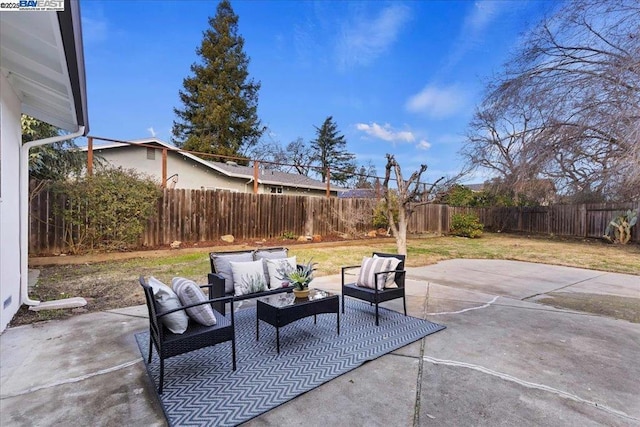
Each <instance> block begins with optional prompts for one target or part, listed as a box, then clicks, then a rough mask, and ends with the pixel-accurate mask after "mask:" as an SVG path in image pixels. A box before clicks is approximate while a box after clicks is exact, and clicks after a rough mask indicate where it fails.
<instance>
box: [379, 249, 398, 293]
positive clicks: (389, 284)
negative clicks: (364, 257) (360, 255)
mask: <svg viewBox="0 0 640 427" xmlns="http://www.w3.org/2000/svg"><path fill="white" fill-rule="evenodd" d="M373 257H374V258H383V257H379V256H378V255H374V256H373ZM386 258H387V259H388V260H389V268H388V269H387V270H395V269H397V268H398V265H400V263H401V262H402V260H399V259H398V258H396V257H386ZM384 287H385V288H397V287H398V285H397V284H396V273H389V274H387V280H386V283H385V285H384Z"/></svg>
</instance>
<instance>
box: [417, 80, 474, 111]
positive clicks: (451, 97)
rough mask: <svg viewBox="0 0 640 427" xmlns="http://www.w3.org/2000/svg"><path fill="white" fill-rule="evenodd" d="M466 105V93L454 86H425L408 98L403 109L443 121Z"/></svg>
mask: <svg viewBox="0 0 640 427" xmlns="http://www.w3.org/2000/svg"><path fill="white" fill-rule="evenodd" d="M466 104H467V95H466V92H465V91H464V90H462V89H461V88H459V87H458V86H456V85H451V86H441V87H438V86H435V85H427V86H426V87H425V88H424V89H422V90H421V91H420V92H419V93H417V94H415V95H413V96H412V97H410V98H409V100H408V101H407V103H406V106H405V108H406V109H407V110H408V111H410V112H412V113H423V114H426V115H427V116H429V117H431V118H434V119H443V118H446V117H450V116H453V115H455V114H456V113H458V112H459V111H460V110H461V109H463V108H464V107H465V105H466Z"/></svg>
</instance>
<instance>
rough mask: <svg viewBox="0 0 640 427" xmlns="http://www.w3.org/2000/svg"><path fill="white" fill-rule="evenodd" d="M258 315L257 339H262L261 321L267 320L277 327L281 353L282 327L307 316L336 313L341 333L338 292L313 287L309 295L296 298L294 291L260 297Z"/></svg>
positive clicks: (277, 338) (314, 319)
mask: <svg viewBox="0 0 640 427" xmlns="http://www.w3.org/2000/svg"><path fill="white" fill-rule="evenodd" d="M256 301H257V308H256V309H257V312H258V314H257V316H256V340H259V339H260V321H261V320H262V321H264V322H267V323H268V324H270V325H272V326H275V328H276V343H277V348H278V353H280V327H281V326H285V325H288V324H289V323H292V322H295V321H296V320H300V319H303V318H305V317H309V316H313V323H314V324H315V323H316V320H317V319H316V315H317V314H322V313H335V314H336V323H337V329H338V335H340V310H339V306H340V302H339V299H338V294H334V293H331V292H327V291H322V290H320V289H311V291H310V292H309V297H308V298H304V299H299V298H295V296H294V295H293V294H292V293H286V294H277V295H270V296H267V297H262V298H258V299H257V300H256Z"/></svg>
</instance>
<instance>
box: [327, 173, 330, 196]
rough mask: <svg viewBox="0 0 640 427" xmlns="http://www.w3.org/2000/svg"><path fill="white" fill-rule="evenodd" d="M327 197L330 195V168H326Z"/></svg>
mask: <svg viewBox="0 0 640 427" xmlns="http://www.w3.org/2000/svg"><path fill="white" fill-rule="evenodd" d="M327 197H331V170H330V169H329V168H327Z"/></svg>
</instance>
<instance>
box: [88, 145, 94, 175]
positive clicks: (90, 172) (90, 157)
mask: <svg viewBox="0 0 640 427" xmlns="http://www.w3.org/2000/svg"><path fill="white" fill-rule="evenodd" d="M87 175H88V176H92V175H93V138H92V137H89V142H88V143H87Z"/></svg>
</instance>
